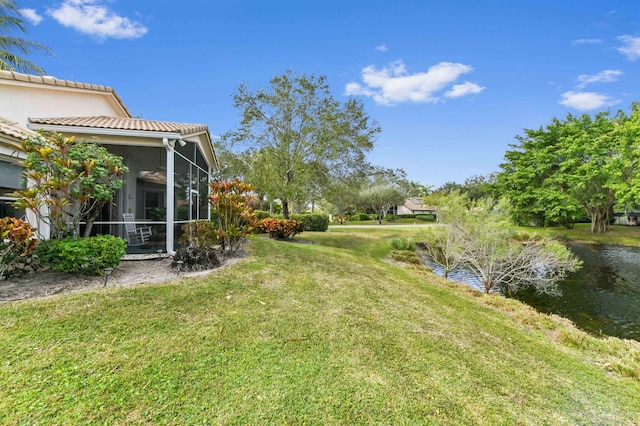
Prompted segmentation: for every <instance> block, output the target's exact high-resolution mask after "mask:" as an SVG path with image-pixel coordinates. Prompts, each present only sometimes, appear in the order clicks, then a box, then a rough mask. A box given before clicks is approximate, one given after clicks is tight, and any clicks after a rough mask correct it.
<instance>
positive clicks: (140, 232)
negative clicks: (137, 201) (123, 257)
mask: <svg viewBox="0 0 640 426" xmlns="http://www.w3.org/2000/svg"><path fill="white" fill-rule="evenodd" d="M122 218H123V219H124V222H125V223H124V229H125V236H126V238H127V244H128V245H130V246H142V245H144V244H146V243H147V241H149V237H150V236H151V227H150V226H136V224H135V219H134V218H133V214H132V213H123V215H122Z"/></svg>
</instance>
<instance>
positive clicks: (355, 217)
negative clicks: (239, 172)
mask: <svg viewBox="0 0 640 426" xmlns="http://www.w3.org/2000/svg"><path fill="white" fill-rule="evenodd" d="M351 220H356V221H359V222H365V221H367V220H371V216H369V215H368V214H366V213H354V214H353V216H351Z"/></svg>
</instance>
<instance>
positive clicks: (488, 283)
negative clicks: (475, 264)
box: [483, 278, 493, 294]
mask: <svg viewBox="0 0 640 426" xmlns="http://www.w3.org/2000/svg"><path fill="white" fill-rule="evenodd" d="M483 284H484V292H485V293H486V294H489V291H490V290H491V287H493V281H492V280H491V278H487V279H486V280H484V283H483Z"/></svg>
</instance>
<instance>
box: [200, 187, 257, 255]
mask: <svg viewBox="0 0 640 426" xmlns="http://www.w3.org/2000/svg"><path fill="white" fill-rule="evenodd" d="M209 185H210V187H211V194H210V195H209V202H210V203H211V207H212V208H213V210H214V211H215V213H216V216H217V222H218V223H217V237H218V241H220V242H221V243H222V246H223V248H225V249H227V250H229V252H230V253H231V254H233V253H235V252H236V251H237V250H238V249H239V248H240V246H241V245H242V243H243V242H244V241H245V240H246V238H247V237H248V236H249V235H251V234H253V232H254V231H255V228H256V226H257V219H256V214H255V212H254V211H253V209H252V208H251V207H250V206H249V202H250V201H251V191H253V189H254V188H253V186H251V185H250V184H248V183H246V182H243V181H241V180H240V179H232V180H224V179H223V180H216V181H213V182H211V183H210V184H209Z"/></svg>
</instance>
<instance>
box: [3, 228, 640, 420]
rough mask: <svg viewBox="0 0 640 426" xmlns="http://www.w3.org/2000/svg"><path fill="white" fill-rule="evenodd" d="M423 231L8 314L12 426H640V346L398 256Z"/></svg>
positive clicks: (349, 239)
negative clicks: (395, 247)
mask: <svg viewBox="0 0 640 426" xmlns="http://www.w3.org/2000/svg"><path fill="white" fill-rule="evenodd" d="M415 232H416V230H414V229H411V228H410V227H406V228H391V227H383V228H382V229H370V228H358V229H355V230H354V229H331V232H326V233H308V234H307V233H305V234H303V235H304V237H305V240H306V241H307V242H312V243H313V244H299V243H291V242H282V241H277V240H271V239H266V238H260V237H254V238H252V239H251V241H250V243H251V244H250V247H249V255H248V257H247V258H246V259H245V261H244V262H242V263H239V264H236V265H234V266H232V267H229V268H225V269H222V270H218V271H217V272H216V273H214V274H211V275H208V276H205V277H199V278H189V279H182V280H176V281H175V282H172V283H169V284H163V285H148V286H144V285H143V286H139V287H135V288H106V289H100V290H97V291H91V292H85V293H76V294H71V295H65V296H57V297H52V298H48V299H43V300H33V301H25V302H17V303H6V304H3V305H1V306H0V330H1V331H0V359H2V365H1V367H0V381H1V383H2V384H3V386H1V387H0V423H1V424H36V423H39V424H78V423H81V424H105V423H107V424H323V425H326V424H455V425H459V424H463V425H464V424H474V425H478V424H479V425H483V424H484V425H494V424H561V425H562V424H565V425H573V424H616V425H633V424H637V419H638V417H637V413H639V412H640V382H639V379H638V375H639V374H640V343H638V342H634V341H625V340H619V339H615V338H607V339H600V338H594V337H591V336H589V335H587V334H585V333H583V332H581V331H579V330H576V329H575V328H573V327H572V326H571V325H570V324H568V323H567V322H566V321H562V320H560V319H558V318H557V317H553V316H547V315H542V314H538V313H536V312H535V311H534V310H533V309H531V308H529V307H527V306H525V305H523V304H521V303H519V302H517V301H514V300H509V299H505V298H503V297H501V296H497V295H484V294H482V293H480V292H477V291H473V290H471V289H469V288H467V287H465V286H463V285H459V284H455V283H450V282H448V281H446V280H444V279H441V278H439V277H437V276H435V275H433V274H430V273H428V272H426V271H425V270H421V269H417V268H413V267H408V266H407V267H405V266H403V265H401V264H400V265H399V264H398V263H390V262H387V261H386V260H387V259H388V255H389V252H390V250H391V244H390V241H391V240H392V239H401V238H413V237H415Z"/></svg>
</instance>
